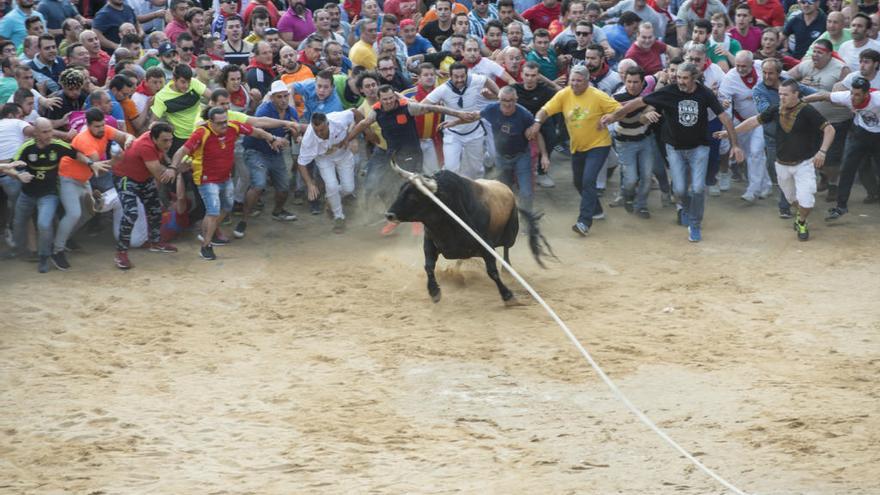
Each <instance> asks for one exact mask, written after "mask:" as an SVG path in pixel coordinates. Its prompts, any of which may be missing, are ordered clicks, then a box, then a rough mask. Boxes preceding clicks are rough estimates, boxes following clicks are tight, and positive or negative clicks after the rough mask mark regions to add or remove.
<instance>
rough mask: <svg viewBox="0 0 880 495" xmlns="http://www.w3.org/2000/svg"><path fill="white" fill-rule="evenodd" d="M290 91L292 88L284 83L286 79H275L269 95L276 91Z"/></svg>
mask: <svg viewBox="0 0 880 495" xmlns="http://www.w3.org/2000/svg"><path fill="white" fill-rule="evenodd" d="M288 92H290V88H288V87H287V85H286V84H284V81H275V82H273V83H272V87H271V88H269V96H272V95H274V94H275V93H288Z"/></svg>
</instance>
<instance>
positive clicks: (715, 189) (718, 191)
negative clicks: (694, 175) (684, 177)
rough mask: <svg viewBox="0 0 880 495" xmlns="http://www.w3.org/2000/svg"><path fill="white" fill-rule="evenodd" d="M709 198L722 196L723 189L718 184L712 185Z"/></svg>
mask: <svg viewBox="0 0 880 495" xmlns="http://www.w3.org/2000/svg"><path fill="white" fill-rule="evenodd" d="M709 196H712V197H718V196H721V188H720V187H719V186H718V184H712V185H711V186H709Z"/></svg>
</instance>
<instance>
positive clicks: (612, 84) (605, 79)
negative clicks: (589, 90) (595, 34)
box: [584, 43, 623, 95]
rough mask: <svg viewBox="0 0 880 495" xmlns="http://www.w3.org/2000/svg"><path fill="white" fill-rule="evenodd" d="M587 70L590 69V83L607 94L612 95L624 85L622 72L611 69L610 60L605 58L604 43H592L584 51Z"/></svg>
mask: <svg viewBox="0 0 880 495" xmlns="http://www.w3.org/2000/svg"><path fill="white" fill-rule="evenodd" d="M584 56H585V57H586V58H585V62H586V66H587V70H589V71H590V85H591V86H593V87H595V88H597V89H599V90H600V91H602V92H603V93H605V94H608V95H612V94H614V93H615V92H617V90H618V89H619V88H620V87H621V86H622V85H623V81H621V80H620V74H618V73H617V71H613V70H611V67H610V66H609V65H608V61H607V60H605V50H603V49H602V45H598V44H595V43H594V44H592V45H590V46H589V47H587V51H586V52H585V53H584Z"/></svg>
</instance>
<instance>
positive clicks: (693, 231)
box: [688, 225, 703, 242]
mask: <svg viewBox="0 0 880 495" xmlns="http://www.w3.org/2000/svg"><path fill="white" fill-rule="evenodd" d="M688 240H689V241H691V242H700V241H702V240H703V234H702V232H700V228H699V227H696V226H694V225H691V226H689V227H688Z"/></svg>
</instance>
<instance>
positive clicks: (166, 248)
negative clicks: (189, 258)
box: [150, 242, 177, 253]
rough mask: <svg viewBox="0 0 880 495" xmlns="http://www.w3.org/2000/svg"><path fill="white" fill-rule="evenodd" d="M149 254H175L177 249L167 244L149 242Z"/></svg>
mask: <svg viewBox="0 0 880 495" xmlns="http://www.w3.org/2000/svg"><path fill="white" fill-rule="evenodd" d="M150 252H152V253H176V252H177V248H176V247H175V246H174V244H169V243H167V242H151V243H150Z"/></svg>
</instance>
